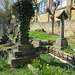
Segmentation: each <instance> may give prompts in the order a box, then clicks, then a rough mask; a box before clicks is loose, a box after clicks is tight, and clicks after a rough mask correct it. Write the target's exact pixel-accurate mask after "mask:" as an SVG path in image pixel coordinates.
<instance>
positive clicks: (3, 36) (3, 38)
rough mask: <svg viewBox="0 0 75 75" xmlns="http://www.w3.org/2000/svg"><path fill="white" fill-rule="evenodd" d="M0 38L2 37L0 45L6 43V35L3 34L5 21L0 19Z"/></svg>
mask: <svg viewBox="0 0 75 75" xmlns="http://www.w3.org/2000/svg"><path fill="white" fill-rule="evenodd" d="M0 36H2V38H1V43H2V44H5V43H6V42H7V40H8V39H9V38H8V37H7V35H6V34H5V21H4V19H3V18H2V20H1V23H0Z"/></svg>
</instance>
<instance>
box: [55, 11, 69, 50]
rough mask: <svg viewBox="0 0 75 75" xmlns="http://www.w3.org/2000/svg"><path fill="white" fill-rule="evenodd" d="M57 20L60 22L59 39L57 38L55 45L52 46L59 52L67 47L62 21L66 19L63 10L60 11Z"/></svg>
mask: <svg viewBox="0 0 75 75" xmlns="http://www.w3.org/2000/svg"><path fill="white" fill-rule="evenodd" d="M57 18H58V19H60V20H61V24H60V38H57V40H56V44H55V45H54V48H55V49H57V50H61V49H62V48H64V47H66V46H68V42H67V39H66V38H64V20H65V19H67V18H68V16H67V14H66V12H65V10H62V11H61V12H60V13H59V14H58V16H57Z"/></svg>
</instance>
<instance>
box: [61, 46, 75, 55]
mask: <svg viewBox="0 0 75 75" xmlns="http://www.w3.org/2000/svg"><path fill="white" fill-rule="evenodd" d="M62 51H64V52H66V53H69V54H73V55H75V51H73V49H72V47H71V46H68V47H65V48H64V49H62Z"/></svg>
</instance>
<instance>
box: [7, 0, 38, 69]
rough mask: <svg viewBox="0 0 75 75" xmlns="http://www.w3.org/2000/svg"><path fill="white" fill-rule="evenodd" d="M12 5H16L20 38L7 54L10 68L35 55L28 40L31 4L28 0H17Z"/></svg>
mask: <svg viewBox="0 0 75 75" xmlns="http://www.w3.org/2000/svg"><path fill="white" fill-rule="evenodd" d="M14 6H15V7H17V8H16V9H17V12H18V18H19V20H20V36H19V37H20V40H19V42H18V44H17V45H16V46H15V48H14V49H13V51H12V53H10V54H9V58H8V63H9V64H10V66H11V67H12V68H14V67H18V66H21V65H25V64H26V63H27V62H29V61H30V59H32V58H35V56H37V54H36V53H35V48H34V47H33V45H32V44H31V43H30V42H29V34H28V30H29V23H30V19H31V17H32V16H33V15H34V13H33V11H34V10H33V6H32V4H31V3H30V0H28V1H25V0H18V2H17V3H15V5H14ZM23 9H24V10H23ZM26 14H27V15H26Z"/></svg>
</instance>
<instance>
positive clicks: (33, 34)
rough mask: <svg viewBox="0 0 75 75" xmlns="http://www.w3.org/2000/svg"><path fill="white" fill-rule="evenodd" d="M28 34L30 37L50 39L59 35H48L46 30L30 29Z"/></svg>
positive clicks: (54, 38) (53, 39)
mask: <svg viewBox="0 0 75 75" xmlns="http://www.w3.org/2000/svg"><path fill="white" fill-rule="evenodd" d="M29 35H30V36H31V37H33V38H34V37H36V38H38V39H42V40H48V39H50V40H52V41H55V40H56V38H58V37H59V36H56V35H48V34H47V33H46V32H38V31H30V32H29Z"/></svg>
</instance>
